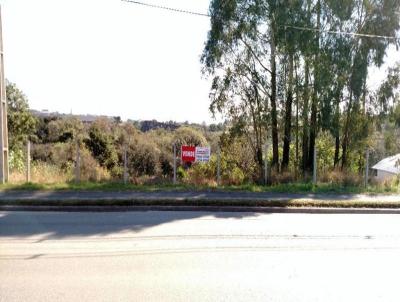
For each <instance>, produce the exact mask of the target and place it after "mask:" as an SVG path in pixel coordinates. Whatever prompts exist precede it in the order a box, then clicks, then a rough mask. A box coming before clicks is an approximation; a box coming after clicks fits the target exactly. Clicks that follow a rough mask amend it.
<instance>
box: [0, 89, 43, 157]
mask: <svg viewBox="0 0 400 302" xmlns="http://www.w3.org/2000/svg"><path fill="white" fill-rule="evenodd" d="M6 96H7V106H8V110H7V126H8V141H9V148H10V150H14V151H16V150H18V149H21V148H22V147H23V145H24V144H25V143H26V141H27V140H28V139H32V138H33V137H32V136H33V134H34V133H35V127H36V125H37V119H36V118H35V117H33V116H32V114H31V112H30V111H29V105H28V100H27V98H26V96H25V95H24V93H23V92H22V91H21V90H20V89H19V88H18V87H17V86H16V85H15V84H14V83H9V82H7V83H6Z"/></svg>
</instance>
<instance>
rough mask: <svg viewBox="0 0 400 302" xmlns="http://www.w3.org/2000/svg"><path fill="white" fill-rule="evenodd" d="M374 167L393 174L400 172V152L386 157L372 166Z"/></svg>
mask: <svg viewBox="0 0 400 302" xmlns="http://www.w3.org/2000/svg"><path fill="white" fill-rule="evenodd" d="M372 169H376V170H381V171H385V172H389V173H393V174H400V153H399V154H396V155H393V156H390V157H386V158H384V159H382V160H381V161H380V162H378V163H377V164H376V165H374V166H373V167H372Z"/></svg>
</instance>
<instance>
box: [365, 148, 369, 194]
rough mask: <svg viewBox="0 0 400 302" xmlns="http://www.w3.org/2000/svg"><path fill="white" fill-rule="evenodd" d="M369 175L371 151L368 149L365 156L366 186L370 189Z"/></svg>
mask: <svg viewBox="0 0 400 302" xmlns="http://www.w3.org/2000/svg"><path fill="white" fill-rule="evenodd" d="M368 173H369V149H367V152H366V154H365V180H364V186H365V187H368V177H369V176H368Z"/></svg>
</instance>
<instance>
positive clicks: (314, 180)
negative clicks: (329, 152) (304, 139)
mask: <svg viewBox="0 0 400 302" xmlns="http://www.w3.org/2000/svg"><path fill="white" fill-rule="evenodd" d="M313 155H314V157H313V184H314V185H316V184H317V145H316V144H314V154H313Z"/></svg>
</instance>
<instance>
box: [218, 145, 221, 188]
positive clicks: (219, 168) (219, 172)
mask: <svg viewBox="0 0 400 302" xmlns="http://www.w3.org/2000/svg"><path fill="white" fill-rule="evenodd" d="M220 184H221V148H220V147H219V146H218V151H217V185H218V186H219V185H220Z"/></svg>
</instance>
